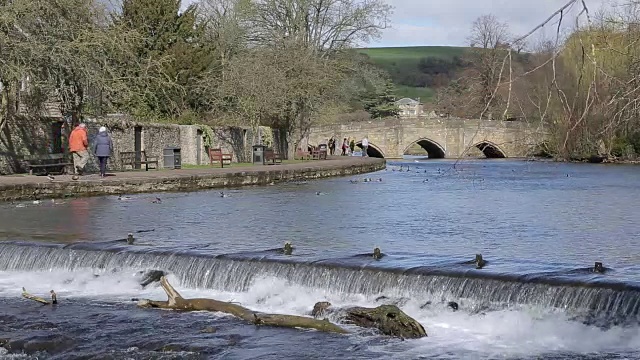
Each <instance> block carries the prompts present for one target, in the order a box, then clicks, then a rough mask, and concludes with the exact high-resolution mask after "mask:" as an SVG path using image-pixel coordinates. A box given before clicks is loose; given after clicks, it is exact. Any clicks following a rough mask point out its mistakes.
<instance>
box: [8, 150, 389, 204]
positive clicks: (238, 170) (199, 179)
mask: <svg viewBox="0 0 640 360" xmlns="http://www.w3.org/2000/svg"><path fill="white" fill-rule="evenodd" d="M385 164H386V162H385V160H384V159H377V158H363V157H351V156H349V157H346V156H345V157H339V156H336V157H332V158H330V159H328V160H310V161H304V162H300V163H289V164H278V165H233V164H232V165H231V166H229V167H225V168H222V169H221V168H218V167H215V168H214V167H211V168H196V169H175V170H172V169H160V170H149V171H144V170H142V171H124V172H111V173H108V174H107V177H106V178H101V177H100V176H99V175H97V174H90V175H85V176H81V177H80V178H79V179H78V180H73V179H72V176H71V175H54V179H53V180H50V179H49V178H47V177H46V176H36V175H24V174H20V175H7V176H0V201H8V200H27V199H32V198H34V197H38V198H55V197H65V196H95V195H106V194H119V193H140V192H156V191H193V190H200V189H207V188H218V187H236V186H244V185H266V184H269V183H272V182H278V181H290V180H301V179H314V178H324V177H332V176H348V175H354V174H361V173H366V172H372V171H377V170H381V169H383V168H384V167H385Z"/></svg>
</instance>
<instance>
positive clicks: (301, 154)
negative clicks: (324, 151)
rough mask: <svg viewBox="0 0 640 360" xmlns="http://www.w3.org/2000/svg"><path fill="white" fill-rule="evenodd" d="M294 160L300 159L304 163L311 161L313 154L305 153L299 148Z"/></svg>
mask: <svg viewBox="0 0 640 360" xmlns="http://www.w3.org/2000/svg"><path fill="white" fill-rule="evenodd" d="M294 159H300V160H302V161H304V160H311V153H309V151H308V150H307V151H304V150H302V149H300V148H298V150H296V156H295V157H294Z"/></svg>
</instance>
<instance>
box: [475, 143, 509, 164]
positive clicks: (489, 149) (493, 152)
mask: <svg viewBox="0 0 640 360" xmlns="http://www.w3.org/2000/svg"><path fill="white" fill-rule="evenodd" d="M473 146H474V147H475V148H477V149H478V150H480V151H482V153H483V154H484V156H485V157H486V158H487V159H504V158H506V157H507V153H506V152H504V150H502V149H501V148H500V147H499V146H498V145H497V144H495V143H492V142H491V141H487V140H484V141H481V142H479V143H477V144H475V145H473Z"/></svg>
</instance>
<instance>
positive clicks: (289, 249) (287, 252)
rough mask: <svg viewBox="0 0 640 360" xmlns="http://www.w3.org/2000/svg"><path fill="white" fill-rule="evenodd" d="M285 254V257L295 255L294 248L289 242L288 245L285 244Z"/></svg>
mask: <svg viewBox="0 0 640 360" xmlns="http://www.w3.org/2000/svg"><path fill="white" fill-rule="evenodd" d="M284 254H285V255H291V254H293V246H292V245H291V243H290V242H288V241H287V242H286V243H284Z"/></svg>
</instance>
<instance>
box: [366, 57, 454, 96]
mask: <svg viewBox="0 0 640 360" xmlns="http://www.w3.org/2000/svg"><path fill="white" fill-rule="evenodd" d="M465 50H466V48H463V47H449V46H415V47H388V48H366V49H359V50H358V51H359V52H360V53H362V54H365V55H367V56H368V57H369V59H370V61H371V63H373V64H376V65H378V66H380V67H381V68H383V69H384V70H386V71H387V72H388V73H389V75H391V78H392V79H393V82H394V83H395V84H396V87H397V95H398V97H410V98H420V99H421V100H422V101H427V102H428V101H430V100H431V99H432V98H433V95H434V94H435V88H437V87H438V86H442V85H441V84H442V83H443V82H445V83H448V80H449V79H450V78H451V77H452V76H453V73H454V72H455V71H456V70H458V68H459V67H460V64H459V59H460V57H461V56H462V55H463V53H464V51H465ZM425 59H430V61H426V60H425ZM438 75H439V76H438ZM436 77H437V79H436ZM444 79H446V80H444Z"/></svg>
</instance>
